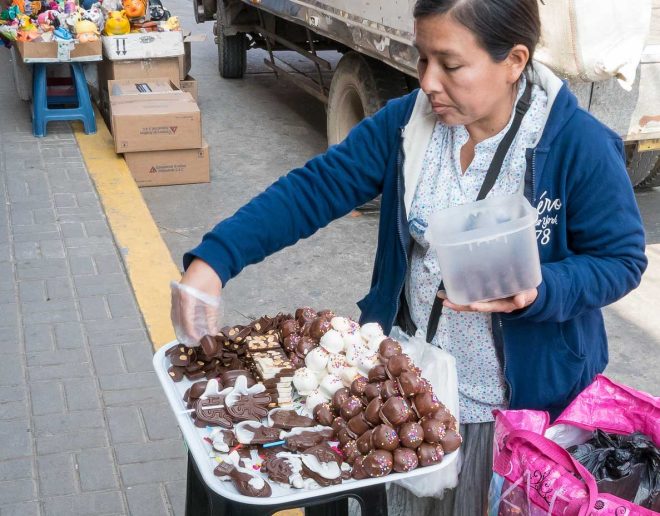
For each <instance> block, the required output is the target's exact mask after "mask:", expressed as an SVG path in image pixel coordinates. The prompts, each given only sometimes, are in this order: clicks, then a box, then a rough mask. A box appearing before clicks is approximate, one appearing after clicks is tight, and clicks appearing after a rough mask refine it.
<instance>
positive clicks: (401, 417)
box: [380, 396, 411, 427]
mask: <svg viewBox="0 0 660 516" xmlns="http://www.w3.org/2000/svg"><path fill="white" fill-rule="evenodd" d="M410 416H411V412H410V407H409V406H408V403H407V402H406V400H404V399H403V398H401V397H400V396H395V397H393V398H390V399H388V400H387V401H386V402H385V403H383V406H382V407H381V409H380V418H381V420H382V421H383V423H385V424H387V425H390V426H391V427H395V426H399V425H402V424H403V423H405V422H406V421H408V420H409V419H410Z"/></svg>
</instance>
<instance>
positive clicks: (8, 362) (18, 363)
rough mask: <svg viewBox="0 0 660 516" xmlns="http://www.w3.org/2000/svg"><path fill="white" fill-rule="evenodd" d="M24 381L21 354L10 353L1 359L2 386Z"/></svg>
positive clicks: (0, 380) (0, 384)
mask: <svg viewBox="0 0 660 516" xmlns="http://www.w3.org/2000/svg"><path fill="white" fill-rule="evenodd" d="M24 381H25V377H24V374H23V362H22V359H21V357H20V356H18V355H9V356H6V357H4V358H3V359H2V360H0V386H4V385H18V384H20V383H22V382H24ZM0 435H2V433H0Z"/></svg>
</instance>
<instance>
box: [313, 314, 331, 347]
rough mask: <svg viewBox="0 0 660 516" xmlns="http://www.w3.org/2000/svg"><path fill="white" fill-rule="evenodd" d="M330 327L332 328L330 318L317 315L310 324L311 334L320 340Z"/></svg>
mask: <svg viewBox="0 0 660 516" xmlns="http://www.w3.org/2000/svg"><path fill="white" fill-rule="evenodd" d="M330 329H332V325H331V324H330V319H327V318H325V317H317V318H316V319H314V320H313V321H312V323H311V324H310V326H309V336H310V337H311V338H313V339H315V340H316V341H317V342H318V341H319V340H321V337H323V335H325V334H326V333H327V332H328V331H329V330H330Z"/></svg>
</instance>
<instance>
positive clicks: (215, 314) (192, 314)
mask: <svg viewBox="0 0 660 516" xmlns="http://www.w3.org/2000/svg"><path fill="white" fill-rule="evenodd" d="M170 287H171V289H172V312H171V316H172V324H173V325H174V333H175V334H176V338H177V340H178V341H179V342H180V343H181V344H185V345H186V346H194V345H196V344H197V343H198V342H199V341H200V339H201V338H202V337H204V335H216V334H217V333H218V330H219V329H220V323H221V322H222V316H223V303H222V298H221V297H220V296H217V297H216V296H211V295H209V294H207V293H205V292H202V291H200V290H197V289H196V288H193V287H190V286H188V285H183V284H181V283H177V282H176V281H173V282H171V283H170Z"/></svg>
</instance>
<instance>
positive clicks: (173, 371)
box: [167, 366, 183, 382]
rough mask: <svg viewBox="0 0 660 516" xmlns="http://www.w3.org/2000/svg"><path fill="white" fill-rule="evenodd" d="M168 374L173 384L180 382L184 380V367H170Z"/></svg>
mask: <svg viewBox="0 0 660 516" xmlns="http://www.w3.org/2000/svg"><path fill="white" fill-rule="evenodd" d="M167 373H168V374H169V375H170V378H172V381H173V382H180V381H181V379H182V378H183V367H179V366H170V368H169V369H168V370H167Z"/></svg>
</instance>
